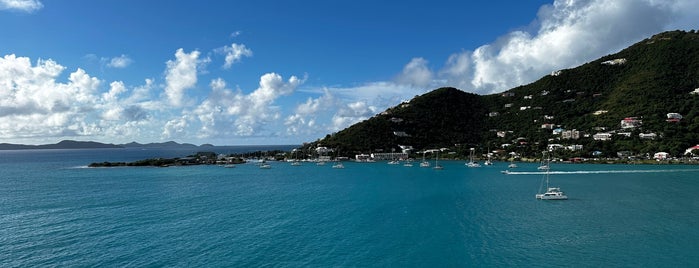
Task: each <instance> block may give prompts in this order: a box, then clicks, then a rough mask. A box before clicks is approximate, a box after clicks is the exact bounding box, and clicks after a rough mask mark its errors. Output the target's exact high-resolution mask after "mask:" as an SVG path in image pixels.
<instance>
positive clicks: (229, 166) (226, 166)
mask: <svg viewBox="0 0 699 268" xmlns="http://www.w3.org/2000/svg"><path fill="white" fill-rule="evenodd" d="M223 167H224V168H235V165H233V164H225V165H223Z"/></svg>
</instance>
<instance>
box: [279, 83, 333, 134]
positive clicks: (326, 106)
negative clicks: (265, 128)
mask: <svg viewBox="0 0 699 268" xmlns="http://www.w3.org/2000/svg"><path fill="white" fill-rule="evenodd" d="M323 92H324V93H323V95H321V96H320V97H318V98H308V99H307V100H306V102H304V103H301V104H299V105H298V106H297V107H296V109H295V113H294V114H292V115H289V116H287V117H286V119H285V121H284V125H286V127H287V129H286V132H287V134H290V135H309V134H313V133H317V132H319V131H329V130H332V129H334V127H326V128H325V129H323V128H322V127H323V126H322V125H318V124H317V123H316V122H317V121H318V120H319V119H320V120H322V119H324V117H323V115H326V114H330V113H332V112H334V111H332V110H333V109H335V108H336V107H339V106H341V105H342V103H341V102H340V100H338V99H337V98H336V97H335V96H333V95H332V94H330V91H328V90H327V89H324V90H323Z"/></svg>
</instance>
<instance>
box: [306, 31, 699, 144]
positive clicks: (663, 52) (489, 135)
mask: <svg viewBox="0 0 699 268" xmlns="http://www.w3.org/2000/svg"><path fill="white" fill-rule="evenodd" d="M697 89H699V34H697V33H696V32H695V31H689V32H685V31H669V32H663V33H659V34H656V35H654V36H652V37H649V38H647V39H645V40H642V41H640V42H638V43H636V44H633V45H631V46H629V47H628V48H625V49H623V50H621V51H619V52H617V53H614V54H610V55H606V56H603V57H600V58H599V59H596V60H593V61H590V62H588V63H585V64H582V65H580V66H578V67H574V68H568V69H563V70H558V71H554V72H552V73H551V74H550V75H545V76H543V77H542V78H540V79H538V80H537V81H534V82H532V83H530V84H527V85H522V86H518V87H515V88H512V89H509V90H506V91H504V92H502V93H497V94H489V95H475V94H471V93H466V92H463V91H461V90H458V89H454V88H440V89H436V90H433V91H431V92H428V93H426V94H423V95H421V96H416V97H415V98H413V99H412V100H410V101H408V102H404V103H401V104H399V105H397V106H395V107H391V108H389V109H387V110H386V111H384V112H382V113H380V114H377V115H375V116H373V117H372V118H370V119H367V120H365V121H362V122H359V123H357V124H354V125H352V126H350V127H348V128H346V129H344V130H341V131H339V132H336V133H333V134H330V135H327V136H326V137H325V138H323V139H319V140H317V141H315V142H312V143H309V144H307V146H306V147H307V149H312V148H313V147H318V146H323V147H329V148H337V149H339V150H340V152H345V154H347V156H350V157H351V156H352V155H351V153H357V152H363V153H369V152H381V151H382V152H392V151H396V150H400V149H401V148H405V147H406V145H407V146H413V147H414V149H415V150H425V149H432V148H441V147H445V148H449V149H450V150H452V151H453V152H454V153H455V154H456V155H457V156H464V155H465V154H466V152H467V151H468V150H469V149H470V148H475V149H477V150H478V151H479V152H480V153H485V152H490V151H493V150H495V149H497V150H499V151H501V153H508V152H510V153H517V154H520V155H527V156H536V155H539V156H540V154H541V151H544V150H551V149H552V148H556V150H557V154H558V155H565V156H571V157H573V156H592V155H595V156H598V157H616V156H618V155H619V153H620V152H629V154H631V155H645V156H648V155H653V154H654V153H655V152H659V151H667V152H669V153H670V154H671V155H681V154H682V153H684V151H685V150H686V148H688V147H689V146H693V145H695V144H697V143H699V95H698V94H694V93H692V92H695V93H699V90H697ZM445 109H446V110H449V111H443V110H445ZM669 114H679V115H681V118H680V119H677V120H674V119H673V120H670V118H668V116H669ZM421 117H424V118H425V120H422V119H421ZM625 119H628V120H635V121H637V123H638V124H637V125H635V126H633V127H628V128H627V127H624V126H623V124H624V123H623V121H624V120H625ZM433 120H436V122H439V124H434V122H433ZM557 131H558V132H557ZM454 133H462V134H463V135H456V134H454ZM572 134H575V135H572ZM596 134H609V135H611V137H612V138H611V140H609V141H607V140H598V139H597V138H595V137H596V136H595V135H596ZM571 135H572V136H571ZM445 138H446V139H445ZM400 145H403V146H402V147H401V146H400ZM557 148H563V149H557ZM565 148H573V149H572V150H567V149H565Z"/></svg>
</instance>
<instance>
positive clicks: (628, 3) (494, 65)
mask: <svg viewBox="0 0 699 268" xmlns="http://www.w3.org/2000/svg"><path fill="white" fill-rule="evenodd" d="M697 15H699V2H696V1H689V0H674V1H654V0H618V1H606V0H592V1H573V0H556V1H554V3H553V4H552V5H545V6H542V7H541V8H540V10H539V13H538V15H537V19H536V21H535V22H536V25H538V29H537V31H535V32H534V33H529V32H525V31H514V32H511V33H508V34H506V35H504V36H502V37H501V38H499V39H498V40H496V41H495V42H493V43H491V44H487V45H483V46H481V47H478V48H477V49H475V50H474V51H473V52H469V51H462V52H458V53H454V54H453V55H451V56H450V57H449V59H448V60H447V62H446V64H445V65H444V67H443V68H442V69H441V70H440V71H439V75H440V78H441V79H442V80H443V81H445V83H446V84H447V85H451V86H455V87H459V88H462V89H464V90H468V91H474V92H477V93H486V94H487V93H494V92H499V91H503V90H507V89H509V88H512V87H515V86H518V85H522V84H526V83H530V82H533V81H534V80H535V79H538V78H540V77H541V76H543V75H545V74H548V73H550V72H551V71H555V70H557V69H562V68H570V67H574V66H577V65H580V64H582V63H585V62H588V61H590V60H593V59H595V58H598V57H601V56H603V55H606V54H609V53H613V52H616V51H618V50H620V49H622V48H624V47H627V46H628V45H630V44H632V43H634V42H637V41H640V40H641V39H643V38H646V37H648V36H650V35H653V34H655V33H658V32H661V31H663V30H668V29H674V28H672V27H677V26H684V27H688V26H690V24H688V23H687V22H686V21H688V18H696V16H697Z"/></svg>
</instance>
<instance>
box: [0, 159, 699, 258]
mask: <svg viewBox="0 0 699 268" xmlns="http://www.w3.org/2000/svg"><path fill="white" fill-rule="evenodd" d="M162 154H170V155H167V156H176V155H179V156H181V155H182V152H172V151H164V152H163V151H136V150H119V149H117V150H114V149H112V150H65V151H63V150H61V151H51V150H42V151H5V152H3V151H0V267H37V266H68V267H76V266H111V267H114V266H118V267H123V266H139V267H141V266H186V267H193V266H195V267H196V266H207V267H211V266H228V267H230V266H234V267H250V266H253V267H258V266H281V267H337V266H340V267H345V266H359V267H366V266H380V267H384V266H393V267H405V266H420V267H426V266H427V267H464V266H466V267H470V266H491V267H492V266H497V267H502V266H537V267H555V266H583V267H600V266H613V267H620V266H621V267H638V266H651V267H692V266H693V267H696V266H697V265H699V246H698V245H699V228H697V226H699V217H698V216H697V213H698V212H699V195H698V194H697V193H699V166H677V165H672V166H670V165H658V166H638V165H637V166H631V165H573V164H554V165H552V168H553V170H554V172H553V175H551V183H552V184H554V185H556V186H559V187H561V188H562V190H564V191H565V192H566V193H567V194H568V196H569V198H570V199H569V200H566V201H541V200H536V199H535V198H534V194H535V193H536V192H537V190H538V189H539V185H540V182H541V179H542V177H543V176H542V175H541V174H536V166H535V165H533V164H531V165H529V164H520V167H519V168H518V169H517V171H519V172H522V173H524V174H517V175H505V174H501V173H500V170H502V169H505V167H506V166H507V164H508V163H496V164H495V166H484V167H481V168H476V169H474V168H466V167H465V166H464V162H463V161H460V162H457V161H451V162H450V161H445V162H441V164H443V165H444V166H445V169H444V170H441V171H438V170H432V169H426V168H420V167H418V165H415V166H414V167H404V166H402V165H387V164H386V163H345V166H346V168H345V169H332V168H331V165H330V163H328V165H326V166H316V165H314V164H310V163H304V165H302V166H291V165H290V164H289V163H281V162H272V169H268V170H263V169H259V168H257V167H256V166H255V165H253V164H245V165H240V166H238V167H237V168H222V167H218V166H190V167H169V168H150V167H140V168H126V167H123V168H94V169H93V168H85V167H84V166H85V165H87V164H89V163H90V162H96V161H133V160H138V159H142V158H146V157H152V156H154V155H162ZM531 173H534V174H531Z"/></svg>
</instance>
